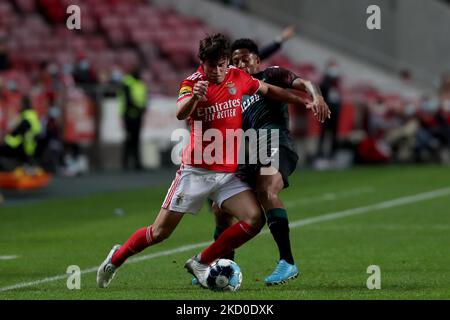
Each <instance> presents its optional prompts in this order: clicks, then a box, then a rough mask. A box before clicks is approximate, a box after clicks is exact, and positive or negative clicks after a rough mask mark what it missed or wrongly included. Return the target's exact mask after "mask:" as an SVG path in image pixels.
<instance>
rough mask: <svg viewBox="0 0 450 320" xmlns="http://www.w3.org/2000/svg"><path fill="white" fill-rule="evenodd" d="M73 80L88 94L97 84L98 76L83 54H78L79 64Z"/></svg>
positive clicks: (76, 65)
mask: <svg viewBox="0 0 450 320" xmlns="http://www.w3.org/2000/svg"><path fill="white" fill-rule="evenodd" d="M73 78H74V80H75V83H76V84H77V85H78V86H80V87H82V88H83V89H84V90H85V91H86V92H88V91H89V90H90V89H91V86H92V85H95V84H97V75H96V73H95V70H94V68H93V67H92V65H91V61H90V60H89V59H88V58H87V57H86V55H85V54H83V53H80V54H78V57H77V62H76V64H75V68H74V70H73Z"/></svg>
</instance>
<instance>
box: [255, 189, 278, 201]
mask: <svg viewBox="0 0 450 320" xmlns="http://www.w3.org/2000/svg"><path fill="white" fill-rule="evenodd" d="M256 197H257V198H258V201H259V202H261V203H262V204H266V203H272V202H275V201H278V200H279V199H278V192H275V191H272V190H257V191H256Z"/></svg>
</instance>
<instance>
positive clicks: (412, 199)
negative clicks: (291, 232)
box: [0, 188, 450, 292]
mask: <svg viewBox="0 0 450 320" xmlns="http://www.w3.org/2000/svg"><path fill="white" fill-rule="evenodd" d="M447 195H450V188H444V189H438V190H433V191H429V192H424V193H419V194H415V195H411V196H406V197H401V198H397V199H392V200H388V201H383V202H379V203H375V204H372V205H368V206H364V207H358V208H353V209H348V210H343V211H338V212H331V213H328V214H324V215H321V216H318V217H312V218H307V219H301V220H297V221H294V222H292V223H290V224H289V227H290V228H298V227H302V226H306V225H311V224H314V223H318V222H323V221H330V220H335V219H340V218H345V217H349V216H354V215H359V214H364V213H368V212H372V211H378V210H383V209H389V208H393V207H398V206H402V205H407V204H412V203H416V202H420V201H425V200H430V199H434V198H438V197H443V196H447ZM261 233H262V234H266V233H269V230H264V231H262V232H261ZM210 243H211V241H207V242H201V243H195V244H191V245H186V246H182V247H178V248H175V249H171V250H165V251H160V252H155V253H151V254H148V255H144V256H141V257H137V258H132V259H130V260H129V261H128V262H127V264H132V263H138V262H141V261H145V260H149V259H153V258H157V257H161V256H167V255H171V254H174V253H181V252H186V251H190V250H193V249H197V248H202V247H205V246H207V245H208V244H210ZM97 269H98V267H92V268H89V269H85V270H83V271H81V273H82V274H85V273H92V272H96V271H97ZM67 276H68V275H67V274H61V275H58V276H54V277H49V278H44V279H41V280H36V281H32V282H23V283H18V284H15V285H11V286H8V287H3V288H0V292H5V291H10V290H14V289H20V288H25V287H30V286H34V285H38V284H42V283H47V282H53V281H57V280H62V279H66V278H67Z"/></svg>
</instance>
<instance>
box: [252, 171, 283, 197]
mask: <svg viewBox="0 0 450 320" xmlns="http://www.w3.org/2000/svg"><path fill="white" fill-rule="evenodd" d="M271 169H273V171H272V173H273V174H262V173H261V172H260V173H259V174H258V175H257V177H256V192H257V193H260V192H265V193H273V194H278V193H279V192H280V191H281V190H283V188H284V181H283V176H282V175H281V173H280V172H279V171H278V170H277V169H275V168H273V167H271Z"/></svg>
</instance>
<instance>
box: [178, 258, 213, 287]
mask: <svg viewBox="0 0 450 320" xmlns="http://www.w3.org/2000/svg"><path fill="white" fill-rule="evenodd" d="M184 267H185V268H186V269H187V271H188V272H189V273H190V274H192V275H193V276H194V277H195V278H197V280H198V283H199V284H200V285H201V286H202V287H203V288H208V285H207V284H206V270H207V269H208V265H207V264H203V263H201V262H200V261H199V259H198V257H197V256H196V255H195V256H193V257H192V258H190V259H189V260H188V261H186V263H185V264H184Z"/></svg>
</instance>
